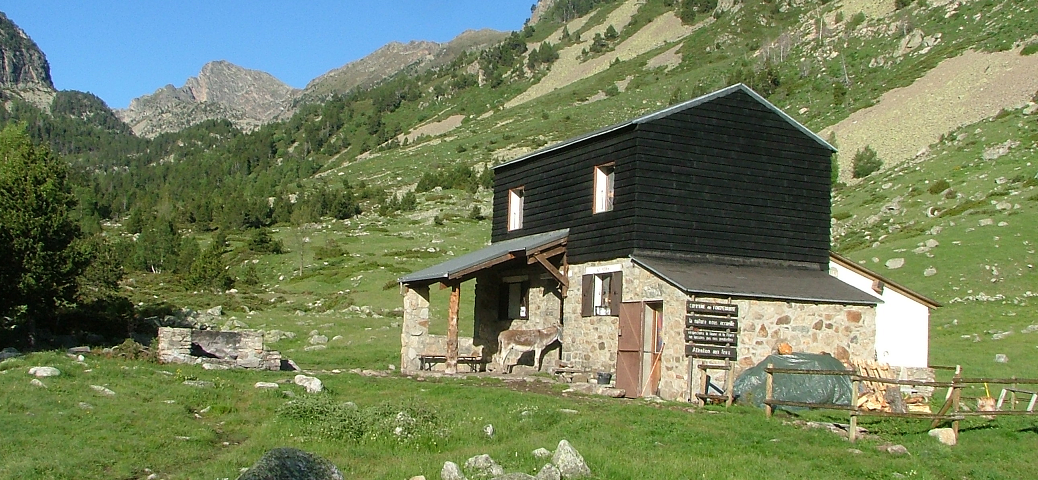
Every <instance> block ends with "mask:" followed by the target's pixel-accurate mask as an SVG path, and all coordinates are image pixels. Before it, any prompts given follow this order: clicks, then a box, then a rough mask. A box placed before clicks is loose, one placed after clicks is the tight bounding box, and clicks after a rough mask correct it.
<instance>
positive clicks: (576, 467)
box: [551, 440, 591, 479]
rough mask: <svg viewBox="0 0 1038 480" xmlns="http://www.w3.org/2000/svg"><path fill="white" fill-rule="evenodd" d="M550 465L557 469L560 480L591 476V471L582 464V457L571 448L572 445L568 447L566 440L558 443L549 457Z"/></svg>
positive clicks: (585, 464)
mask: <svg viewBox="0 0 1038 480" xmlns="http://www.w3.org/2000/svg"><path fill="white" fill-rule="evenodd" d="M551 463H552V465H555V466H556V467H558V469H559V473H561V474H562V478H566V479H570V478H582V477H587V476H590V475H591V469H590V468H588V466H587V463H584V457H582V456H581V455H580V452H577V449H575V448H573V445H570V443H569V441H568V440H562V441H560V442H559V447H558V448H556V449H555V454H554V455H552V457H551Z"/></svg>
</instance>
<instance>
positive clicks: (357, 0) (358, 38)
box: [0, 0, 535, 108]
mask: <svg viewBox="0 0 1038 480" xmlns="http://www.w3.org/2000/svg"><path fill="white" fill-rule="evenodd" d="M534 3H535V0H382V1H377V0H341V1H331V0H327V1H326V0H320V1H288V0H285V1H272V0H252V1H245V0H233V1H232V0H226V1H225V0H209V1H199V0H179V1H158V0H124V1H116V0H89V1H86V0H83V1H80V0H64V1H59V0H22V1H13V2H12V1H9V0H0V11H2V12H4V13H5V14H6V15H7V17H8V18H10V19H11V20H12V21H14V23H15V24H17V25H18V26H19V27H21V28H22V29H23V30H25V32H26V33H27V34H28V35H29V37H31V38H32V39H33V40H34V41H35V42H36V44H37V45H39V47H40V49H41V50H43V53H44V54H45V55H46V56H47V60H48V62H50V68H51V77H52V78H53V80H54V86H55V87H57V88H58V89H59V90H80V91H85V92H91V93H93V94H95V95H97V96H99V97H101V98H102V99H103V100H104V101H105V102H106V103H108V105H109V106H110V107H112V108H125V107H126V106H127V105H129V103H130V100H131V99H133V98H135V97H139V96H141V95H146V94H150V93H152V92H154V91H155V90H156V89H158V88H160V87H162V86H164V85H166V84H173V85H176V86H181V85H183V84H184V81H185V80H187V78H188V77H192V76H195V75H197V74H198V72H199V70H201V69H202V66H203V65H205V64H206V63H207V62H210V61H213V60H227V61H229V62H231V63H234V64H237V65H240V66H242V67H245V68H251V69H256V70H262V71H265V72H267V73H270V74H272V75H274V76H275V77H277V78H278V79H280V80H281V81H282V82H285V83H287V84H289V85H291V86H293V87H296V88H302V87H304V86H305V85H306V83H307V82H309V81H310V80H312V79H314V78H315V77H317V76H319V75H321V74H323V73H325V72H327V71H329V70H331V69H333V68H337V67H341V66H342V65H345V64H346V63H348V62H351V61H353V60H357V59H359V58H361V57H364V56H365V55H367V54H369V53H371V52H372V51H374V50H376V49H377V48H379V47H381V46H382V45H385V44H386V43H389V42H391V41H394V40H395V41H399V42H408V41H410V40H432V41H436V42H446V41H449V40H450V39H452V38H454V37H455V36H457V35H458V34H459V33H461V32H463V31H465V30H469V29H480V28H492V29H495V30H502V31H509V30H518V29H520V28H522V26H523V22H524V21H526V19H527V18H529V16H530V7H531V5H533V4H534Z"/></svg>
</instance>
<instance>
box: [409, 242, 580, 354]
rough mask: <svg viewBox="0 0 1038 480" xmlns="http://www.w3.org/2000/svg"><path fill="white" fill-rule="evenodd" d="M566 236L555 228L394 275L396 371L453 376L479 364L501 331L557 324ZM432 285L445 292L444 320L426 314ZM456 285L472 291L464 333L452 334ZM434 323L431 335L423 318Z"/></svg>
mask: <svg viewBox="0 0 1038 480" xmlns="http://www.w3.org/2000/svg"><path fill="white" fill-rule="evenodd" d="M568 236H569V230H568V229H562V230H556V231H553V232H547V233H542V234H537V235H530V236H526V237H521V238H516V239H512V240H507V241H503V242H498V243H495V244H492V245H490V246H488V247H486V248H484V249H482V250H478V251H475V252H472V253H469V254H466V255H462V256H460V257H457V258H454V259H451V260H448V261H446V262H443V263H441V264H438V265H434V266H432V267H429V268H426V269H424V270H420V271H417V272H414V273H411V274H409V275H405V276H403V277H400V279H399V282H400V289H401V293H402V294H403V296H404V305H403V307H404V317H403V323H402V331H401V334H400V343H401V350H400V369H401V371H402V372H404V373H414V372H419V371H421V370H437V371H441V370H442V372H443V373H447V374H455V373H457V372H458V364H459V363H461V364H463V365H466V364H467V365H468V366H470V367H473V369H481V368H485V367H487V366H488V365H491V364H492V363H493V362H492V361H491V359H493V358H495V355H496V354H497V353H498V351H499V349H500V347H499V345H498V342H497V338H498V334H499V333H501V332H502V331H504V330H508V329H524V330H525V329H538V328H544V327H548V326H557V325H560V324H561V322H562V311H563V309H562V306H563V299H564V298H565V297H566V295H567V292H568V288H569V283H568V280H567V270H568V264H567V261H566V241H567V239H568ZM466 285H467V286H468V287H466ZM463 287H465V288H463ZM433 288H438V289H440V290H448V289H449V290H450V295H449V297H448V300H447V303H448V305H447V313H446V318H442V319H433V318H431V317H433V315H432V314H431V313H430V312H431V309H430V307H431V298H432V297H431V293H432V289H433ZM463 289H464V290H471V291H472V292H473V295H472V299H473V300H472V301H473V304H472V318H471V321H472V330H471V332H472V336H471V337H468V336H465V337H462V336H459V328H458V327H459V325H458V323H459V316H460V313H461V311H462V308H461V306H462V290H463ZM440 321H442V322H445V323H446V327H447V328H446V335H433V334H431V333H430V329H429V327H430V323H431V322H440ZM544 356H545V357H547V356H548V355H547V354H545V355H544ZM514 360H515V359H514V358H510V361H514ZM545 363H549V364H550V363H552V362H551V361H547V359H546V362H545Z"/></svg>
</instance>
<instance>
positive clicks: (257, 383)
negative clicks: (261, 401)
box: [253, 382, 281, 388]
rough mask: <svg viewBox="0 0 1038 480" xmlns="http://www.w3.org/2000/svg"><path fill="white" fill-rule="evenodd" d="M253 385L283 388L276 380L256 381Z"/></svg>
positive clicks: (256, 386) (255, 386)
mask: <svg viewBox="0 0 1038 480" xmlns="http://www.w3.org/2000/svg"><path fill="white" fill-rule="evenodd" d="M253 387H254V388H281V386H280V385H278V384H276V383H274V382H256V384H255V385H253Z"/></svg>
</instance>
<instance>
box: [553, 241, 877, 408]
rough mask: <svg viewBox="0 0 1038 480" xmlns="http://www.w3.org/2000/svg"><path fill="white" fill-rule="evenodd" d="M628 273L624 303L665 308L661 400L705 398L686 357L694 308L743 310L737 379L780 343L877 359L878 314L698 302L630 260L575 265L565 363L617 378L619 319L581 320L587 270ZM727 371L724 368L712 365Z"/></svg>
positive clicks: (828, 307) (694, 363) (858, 309)
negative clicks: (689, 305)
mask: <svg viewBox="0 0 1038 480" xmlns="http://www.w3.org/2000/svg"><path fill="white" fill-rule="evenodd" d="M616 264H619V265H621V268H622V272H623V291H622V298H623V301H624V302H653V303H662V305H663V330H662V337H663V342H664V347H663V351H662V353H661V358H660V367H661V368H660V372H661V375H660V385H659V394H660V396H661V397H663V398H666V399H671V400H680V399H684V400H689V399H690V394H692V393H698V392H701V391H702V385H700V383H701V377H700V371H699V369H698V364H699V363H700V362H702V361H704V360H698V359H696V360H693V359H690V358H688V357H685V350H684V347H685V337H684V331H685V309H686V302H687V301H688V300H699V301H705V302H713V303H729V302H730V303H734V304H737V305H738V306H739V317H738V319H739V333H738V335H739V344H738V348H737V356H738V358H737V360H736V361H735V362H734V365H733V367H734V370H733V374H734V375H738V374H739V373H741V372H742V370H744V369H745V368H747V367H750V366H753V365H755V364H756V363H757V362H760V361H761V360H763V359H764V358H765V357H767V356H768V355H770V354H772V353H774V352H775V351H776V350H777V347H778V345H779V344H780V343H783V342H785V343H788V344H790V345H791V346H792V347H793V350H794V351H798V352H809V353H828V354H831V355H833V356H835V357H836V358H838V359H840V360H845V361H846V360H849V359H874V358H875V336H876V329H875V328H876V322H875V307H871V306H849V305H835V304H810V303H793V302H783V301H774V300H746V299H732V300H729V299H727V298H711V297H692V296H689V295H687V294H686V293H685V292H683V291H681V290H679V289H678V288H676V287H674V286H673V285H671V284H669V283H667V282H665V281H663V280H662V279H660V278H659V277H657V276H655V275H653V274H652V273H650V272H648V271H647V270H644V269H642V268H641V267H639V266H637V265H634V264H633V263H632V262H631V260H630V259H617V260H615V261H607V262H594V263H588V264H581V265H571V266H570V270H569V281H570V290H569V296H568V298H567V299H566V304H565V307H564V308H565V309H564V316H565V328H564V331H563V353H562V359H563V361H565V362H568V363H570V364H571V365H573V366H575V367H577V368H582V369H585V370H587V371H589V372H598V371H604V372H615V369H616V353H617V340H618V337H617V331H618V328H619V317H616V316H592V317H582V316H581V311H580V310H581V296H582V293H583V292H581V277H582V276H583V275H584V273H585V272H586V271H587V269H588V267H601V266H605V265H616ZM706 361H708V362H710V363H722V361H719V360H706ZM711 376H712V377H713V379H712V382H713V383H714V384H716V385H719V386H721V385H723V384H724V383H723V382H724V373H723V372H719V371H715V372H711Z"/></svg>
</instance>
